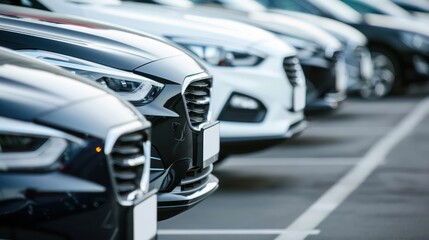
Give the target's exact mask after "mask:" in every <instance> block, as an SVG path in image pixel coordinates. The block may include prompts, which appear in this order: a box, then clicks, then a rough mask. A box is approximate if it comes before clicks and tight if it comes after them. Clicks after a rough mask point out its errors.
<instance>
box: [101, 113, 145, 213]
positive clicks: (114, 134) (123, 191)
mask: <svg viewBox="0 0 429 240" xmlns="http://www.w3.org/2000/svg"><path fill="white" fill-rule="evenodd" d="M150 150H151V142H150V124H143V122H141V121H135V122H132V123H129V124H126V125H123V126H119V127H116V128H113V129H112V130H110V131H109V132H108V134H107V137H106V142H105V146H104V153H105V155H106V158H107V161H108V166H109V170H110V173H111V179H112V185H113V189H114V192H115V195H116V197H117V199H118V201H119V203H120V204H121V205H124V206H131V205H133V204H134V202H136V201H138V200H139V199H141V198H143V197H144V194H145V193H147V192H148V191H149V175H150V172H149V171H150V160H149V158H146V156H150Z"/></svg>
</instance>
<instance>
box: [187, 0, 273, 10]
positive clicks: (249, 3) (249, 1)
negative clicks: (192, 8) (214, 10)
mask: <svg viewBox="0 0 429 240" xmlns="http://www.w3.org/2000/svg"><path fill="white" fill-rule="evenodd" d="M192 1H193V2H194V3H215V2H220V3H221V4H222V5H223V6H225V7H226V8H229V9H235V10H240V11H246V12H255V11H265V10H266V8H265V7H264V6H263V5H262V4H260V3H258V2H257V1H255V0H216V1H213V0H212V1H210V0H192Z"/></svg>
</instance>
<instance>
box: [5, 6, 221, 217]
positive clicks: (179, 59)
mask: <svg viewBox="0 0 429 240" xmlns="http://www.w3.org/2000/svg"><path fill="white" fill-rule="evenodd" d="M54 2H56V1H54ZM0 9H1V10H0V26H1V29H0V46H4V47H7V48H11V49H13V50H16V51H19V52H21V53H23V54H26V55H28V56H31V57H34V58H37V59H40V60H43V61H45V62H48V63H51V64H53V65H56V66H60V67H62V68H64V69H66V70H68V71H70V72H73V73H75V74H77V75H79V76H82V77H86V78H88V79H91V80H93V81H94V82H97V83H99V84H101V85H102V86H104V87H107V88H110V89H112V90H113V91H115V92H116V93H117V94H119V96H121V97H122V98H123V99H125V100H128V101H129V102H131V103H132V104H133V105H134V106H135V107H136V108H137V109H138V110H139V112H141V113H143V114H145V116H147V118H148V120H150V121H151V122H152V124H153V125H152V128H153V135H152V136H153V137H152V141H151V143H152V149H151V152H152V154H151V166H152V168H151V186H152V187H154V188H157V189H159V192H160V194H158V209H159V212H158V217H159V219H160V220H162V219H166V218H169V217H172V216H174V215H176V214H178V213H180V212H182V211H185V210H186V209H188V208H190V207H192V206H194V205H195V204H197V203H199V202H201V201H202V200H204V199H205V198H207V197H208V196H209V195H210V194H211V193H213V192H214V191H215V190H216V189H217V187H218V180H217V178H216V177H215V176H213V175H212V174H211V172H212V169H213V165H212V163H213V162H214V161H215V160H216V159H217V156H218V151H219V129H218V124H217V122H215V123H213V122H212V121H211V120H210V116H209V108H210V103H211V101H212V100H211V86H212V78H211V76H210V75H209V74H208V73H207V71H206V70H205V69H204V68H203V67H202V66H201V65H200V64H199V63H198V62H197V61H195V60H194V59H193V58H192V57H190V56H189V55H187V54H185V53H184V52H183V51H181V50H179V49H178V48H175V47H173V46H171V45H169V44H166V43H165V42H163V41H161V40H159V39H156V38H153V37H150V36H147V35H143V34H139V33H136V32H132V31H129V30H127V29H123V28H117V27H114V26H111V25H106V24H102V23H99V22H94V21H89V20H83V19H78V18H71V17H63V16H60V15H58V14H53V13H49V12H46V11H39V10H33V9H28V8H22V7H13V6H7V5H1V7H0ZM106 104H108V103H106ZM134 151H135V149H133V148H126V149H123V150H122V151H121V154H125V155H126V154H131V155H132V154H134ZM117 178H118V179H119V180H120V182H121V185H120V188H119V190H120V191H121V193H123V194H128V193H129V192H132V181H133V180H132V179H133V174H129V173H127V172H124V173H123V174H118V175H117Z"/></svg>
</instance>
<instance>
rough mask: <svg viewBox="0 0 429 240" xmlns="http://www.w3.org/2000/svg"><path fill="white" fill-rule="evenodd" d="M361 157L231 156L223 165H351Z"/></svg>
mask: <svg viewBox="0 0 429 240" xmlns="http://www.w3.org/2000/svg"><path fill="white" fill-rule="evenodd" d="M359 160H360V158H247V159H245V158H231V159H228V162H226V163H225V165H223V166H222V167H282V166H285V167H288V166H298V167H300V166H303V167H305V166H350V165H355V164H356V163H357V162H359Z"/></svg>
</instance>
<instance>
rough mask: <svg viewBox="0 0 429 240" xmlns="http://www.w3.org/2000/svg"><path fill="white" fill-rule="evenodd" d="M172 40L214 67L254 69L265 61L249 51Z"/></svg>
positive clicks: (257, 54)
mask: <svg viewBox="0 0 429 240" xmlns="http://www.w3.org/2000/svg"><path fill="white" fill-rule="evenodd" d="M171 40H172V41H173V42H175V43H177V44H179V45H180V46H182V47H184V48H186V49H188V50H189V51H191V52H192V53H193V54H195V55H197V57H199V58H201V59H202V60H204V61H205V62H207V63H208V64H210V65H213V66H219V67H253V66H257V65H259V64H260V63H262V62H263V61H264V59H265V57H264V56H263V54H260V53H255V52H251V51H248V50H240V49H233V48H225V47H222V46H217V45H211V44H203V43H196V42H191V41H184V40H183V39H174V38H173V39H171Z"/></svg>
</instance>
